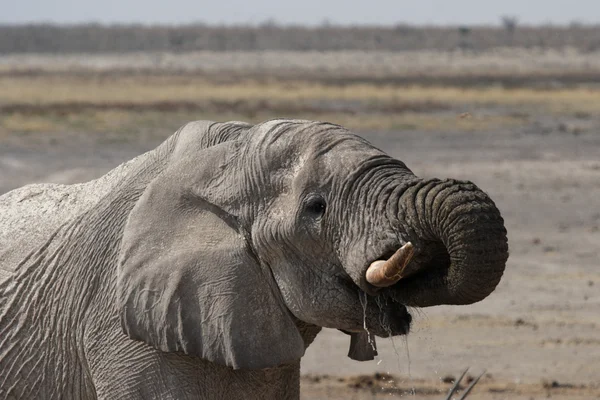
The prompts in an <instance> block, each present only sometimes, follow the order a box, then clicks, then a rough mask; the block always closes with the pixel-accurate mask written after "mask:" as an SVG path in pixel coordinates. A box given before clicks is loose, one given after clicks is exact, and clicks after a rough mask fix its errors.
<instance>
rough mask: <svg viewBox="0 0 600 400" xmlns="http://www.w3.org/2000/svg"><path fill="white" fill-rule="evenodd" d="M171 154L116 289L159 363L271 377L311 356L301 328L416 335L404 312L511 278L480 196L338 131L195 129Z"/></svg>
mask: <svg viewBox="0 0 600 400" xmlns="http://www.w3.org/2000/svg"><path fill="white" fill-rule="evenodd" d="M167 147H168V156H166V161H164V162H163V163H162V164H161V166H160V168H159V167H156V168H157V172H156V173H155V176H154V178H153V179H152V180H151V182H150V183H149V184H148V185H147V186H145V188H144V190H143V191H142V192H141V195H140V196H139V198H136V199H135V206H134V208H133V210H132V211H131V213H130V214H129V217H128V220H127V223H126V225H125V230H124V234H123V240H122V243H121V247H120V260H119V266H118V270H117V278H116V279H117V302H118V310H119V315H120V319H121V324H122V327H123V329H124V331H125V332H126V334H127V335H129V336H130V337H131V338H133V339H136V340H142V341H145V342H146V343H148V344H150V345H152V346H154V347H155V348H157V349H160V350H162V351H169V352H171V351H180V352H184V353H186V354H189V355H194V356H199V357H202V358H204V359H207V360H210V361H213V362H217V363H220V364H224V365H228V366H231V367H234V368H266V367H273V366H276V365H280V364H284V363H289V362H292V361H295V360H298V359H299V358H300V357H301V356H302V355H303V354H304V351H305V347H306V343H305V341H304V340H303V337H302V335H301V333H300V330H299V326H300V325H301V324H309V325H314V326H319V327H329V328H336V329H340V330H343V331H345V332H348V333H352V334H353V335H354V336H353V338H352V339H353V342H355V344H356V343H360V342H361V339H360V338H361V337H362V338H363V339H364V337H365V336H364V334H365V332H366V331H368V332H370V333H371V334H375V335H377V336H383V337H387V336H390V335H399V334H406V333H408V330H409V326H410V322H411V317H410V314H409V313H408V311H407V306H417V307H425V306H432V305H438V304H469V303H473V302H477V301H479V300H482V299H483V298H485V297H486V296H487V295H489V294H490V293H491V292H492V291H493V290H494V288H495V287H496V285H497V284H498V282H499V280H500V278H501V276H502V273H503V270H504V267H505V263H506V260H507V257H508V247H507V238H506V230H505V228H504V224H503V220H502V217H501V216H500V213H499V211H498V209H497V208H496V206H495V205H494V203H493V202H492V200H490V198H489V197H488V196H487V195H486V194H485V193H483V192H482V191H481V190H480V189H478V188H477V187H476V186H475V185H474V184H472V183H470V182H464V181H456V180H437V179H430V180H423V179H420V178H418V177H416V176H415V175H414V174H413V173H412V172H411V171H410V170H409V169H408V168H407V167H406V166H405V165H404V164H403V163H402V162H400V161H398V160H396V159H393V158H391V157H390V156H388V155H386V154H385V153H384V152H382V151H381V150H379V149H377V148H375V147H373V146H372V145H371V144H369V143H368V142H367V141H365V140H364V139H362V138H360V137H358V136H356V135H354V134H352V133H350V132H348V131H347V130H345V129H344V128H342V127H340V126H337V125H332V124H327V123H317V122H309V121H289V120H273V121H268V122H265V123H263V124H259V125H255V126H250V125H246V124H242V123H229V124H211V123H192V124H189V125H188V126H186V127H184V128H183V129H182V130H181V131H180V132H179V133H178V134H177V135H176V137H174V138H173V139H172V140H171V141H170V142H169V144H168V146H167ZM399 249H401V250H399ZM360 335H363V336H360ZM362 341H363V342H364V340H362ZM363 344H364V343H363ZM361 357H362V358H368V355H367V356H360V355H358V357H357V358H361Z"/></svg>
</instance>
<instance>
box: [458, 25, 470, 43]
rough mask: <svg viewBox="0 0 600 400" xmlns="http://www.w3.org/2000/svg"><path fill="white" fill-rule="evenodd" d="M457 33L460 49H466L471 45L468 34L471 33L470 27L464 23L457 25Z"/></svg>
mask: <svg viewBox="0 0 600 400" xmlns="http://www.w3.org/2000/svg"><path fill="white" fill-rule="evenodd" d="M458 35H459V37H460V39H459V42H458V47H460V48H461V49H468V48H470V47H471V42H470V40H469V36H470V35H471V28H470V27H468V26H465V25H461V26H459V27H458Z"/></svg>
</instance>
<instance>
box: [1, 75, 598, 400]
mask: <svg viewBox="0 0 600 400" xmlns="http://www.w3.org/2000/svg"><path fill="white" fill-rule="evenodd" d="M221 78H222V79H221V80H218V81H216V82H214V81H211V80H210V79H207V77H206V76H205V75H201V74H190V75H177V74H167V73H160V74H130V73H123V72H122V71H121V72H119V73H115V74H110V73H106V72H105V73H102V74H98V73H97V71H83V72H82V71H79V72H78V73H77V74H69V73H66V72H64V73H62V72H61V73H57V72H53V73H50V74H48V73H46V72H43V73H41V72H36V73H27V74H23V73H21V72H19V73H14V72H10V73H8V72H5V73H4V74H2V75H1V76H0V193H4V192H6V191H8V190H10V189H12V188H15V187H18V186H20V185H23V184H26V183H30V182H42V181H44V182H61V183H71V182H79V181H84V180H88V179H92V178H94V177H97V176H98V175H100V174H102V173H104V172H106V171H107V170H108V169H110V168H112V167H114V166H116V165H117V164H118V163H120V162H122V161H124V160H126V159H129V158H131V157H133V156H134V155H137V154H139V153H140V152H142V151H145V150H147V149H150V148H152V147H154V146H155V145H156V144H157V143H159V142H160V141H161V140H163V139H164V138H165V137H166V136H168V135H169V134H171V133H172V132H174V131H175V129H176V128H177V127H178V126H179V125H180V124H182V123H184V122H185V121H187V120H191V119H205V118H213V119H220V120H221V119H243V120H250V121H258V120H261V119H266V118H271V117H275V116H281V115H285V116H299V117H306V118H316V119H322V120H330V121H333V122H338V123H342V124H345V125H347V126H349V127H351V128H353V129H355V130H356V131H357V132H359V133H361V134H362V135H363V136H365V137H366V138H368V139H369V140H371V141H372V142H373V143H374V144H375V145H377V146H379V147H381V148H383V149H385V150H386V151H387V152H389V153H390V154H392V155H393V156H396V157H398V158H400V159H402V160H403V161H405V162H406V164H407V165H408V166H409V167H410V168H411V169H412V170H413V171H414V172H415V173H416V174H418V175H420V176H439V177H455V178H461V179H470V180H473V181H474V182H476V183H477V184H478V185H479V186H481V187H482V188H483V189H484V190H486V191H488V192H489V193H490V194H491V196H492V198H493V199H494V200H495V201H496V203H497V204H498V206H499V208H500V209H501V211H502V213H503V215H504V217H505V220H506V225H507V229H508V232H509V241H510V251H511V256H510V259H509V263H508V266H507V270H506V273H505V276H504V278H503V281H502V282H501V284H500V286H499V287H498V289H497V290H496V291H495V292H494V293H493V294H492V295H491V296H490V297H489V298H488V299H486V300H484V301H483V302H481V303H478V304H475V305H472V306H464V307H434V308H431V309H425V310H414V312H413V313H414V316H415V323H414V326H413V333H412V334H411V335H409V336H408V338H407V339H406V340H405V339H403V338H397V339H395V340H394V342H392V341H390V340H383V339H380V340H379V342H378V344H379V350H380V357H379V358H378V359H377V360H375V361H373V362H366V363H358V362H354V361H351V360H350V359H348V358H347V357H346V352H347V349H348V344H349V343H348V338H347V337H346V336H345V335H343V334H341V333H339V332H336V331H332V330H326V331H324V332H323V333H322V334H320V336H319V337H318V338H317V340H316V342H315V343H314V344H313V345H312V346H311V347H310V348H309V349H308V352H307V355H306V356H305V358H304V359H303V362H302V372H303V374H304V378H303V381H302V388H303V398H306V399H309V398H330V399H342V398H343V399H380V398H381V399H383V398H395V397H399V396H407V397H409V398H414V399H441V398H442V397H443V396H442V395H441V392H445V391H446V389H447V388H448V386H449V384H448V383H444V382H441V380H442V379H444V378H448V379H446V380H450V377H449V376H450V375H452V376H457V375H458V374H459V372H460V371H461V370H462V369H463V368H464V367H466V366H470V367H471V373H472V374H473V375H476V374H479V373H480V372H481V371H483V370H487V373H486V375H485V376H484V378H483V379H482V381H481V382H480V384H479V385H478V388H477V389H476V391H475V392H474V394H473V398H477V399H479V398H481V399H508V398H510V399H540V398H547V397H552V398H555V399H597V398H600V334H599V333H598V332H600V313H599V310H600V290H599V288H600V269H599V267H600V265H599V260H600V90H599V89H598V87H597V86H594V85H592V84H586V85H576V86H573V85H558V86H556V87H551V86H547V85H546V86H544V87H543V88H540V87H530V86H519V87H513V88H505V87H502V86H490V85H485V86H482V87H476V86H468V87H466V86H464V85H454V86H448V85H444V86H435V85H423V84H421V83H419V82H417V83H415V84H410V85H407V84H406V83H393V82H386V83H381V82H379V83H373V82H364V81H361V82H345V83H344V84H339V82H337V83H335V82H334V83H332V82H329V81H318V80H310V81H306V79H305V78H302V79H298V78H294V79H287V78H286V79H283V78H277V79H266V78H264V77H263V78H264V79H263V78H261V79H257V78H253V79H246V78H244V79H242V78H240V77H239V76H233V77H229V78H227V79H224V77H223V76H221ZM464 113H468V114H464ZM390 381H393V383H390ZM382 388H383V389H382ZM413 389H414V390H413ZM413 393H414V394H413Z"/></svg>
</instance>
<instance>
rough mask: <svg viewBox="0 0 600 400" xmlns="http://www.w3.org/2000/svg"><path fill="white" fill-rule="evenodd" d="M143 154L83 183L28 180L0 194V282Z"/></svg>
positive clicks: (114, 181)
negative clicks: (29, 182) (28, 181)
mask: <svg viewBox="0 0 600 400" xmlns="http://www.w3.org/2000/svg"><path fill="white" fill-rule="evenodd" d="M143 157H144V156H140V157H137V158H135V159H133V160H131V161H129V162H126V163H124V164H121V165H120V166H118V167H116V168H115V169H113V170H111V171H110V172H108V173H107V174H106V175H104V176H102V177H100V178H98V179H96V180H93V181H89V182H86V183H79V184H73V185H59V184H52V183H41V184H32V185H27V186H23V187H21V188H18V189H15V190H12V191H10V192H8V193H6V194H4V195H2V196H0V284H1V283H2V282H3V281H5V280H6V279H8V278H9V277H10V276H11V275H12V274H13V273H14V272H15V271H16V269H17V267H18V266H19V264H20V263H21V261H22V260H23V259H24V258H25V257H27V255H28V254H29V253H31V252H33V251H35V250H37V249H38V248H40V247H41V246H43V245H44V244H45V243H46V242H47V241H48V239H49V238H50V237H51V235H52V234H53V233H54V232H55V231H56V230H57V229H58V228H59V227H60V226H62V225H63V224H65V223H68V222H69V221H71V220H73V219H74V218H76V217H78V216H79V215H81V214H82V213H84V212H85V211H87V210H89V209H90V208H93V207H94V206H95V205H96V204H97V203H98V202H99V201H100V200H101V199H102V198H103V197H104V196H106V195H107V194H108V193H109V192H110V191H111V190H112V189H113V188H114V187H115V186H117V185H118V184H119V183H120V182H121V181H122V180H123V178H124V177H125V176H126V175H127V172H128V171H130V170H131V169H132V168H135V165H136V164H138V163H140V162H141V159H142V158H143Z"/></svg>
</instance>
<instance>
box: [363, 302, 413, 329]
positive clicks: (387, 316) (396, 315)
mask: <svg viewBox="0 0 600 400" xmlns="http://www.w3.org/2000/svg"><path fill="white" fill-rule="evenodd" d="M386 303H387V305H386V306H385V307H380V310H379V315H378V316H376V318H377V321H378V325H379V326H377V328H376V329H375V327H373V328H372V329H370V330H371V331H372V333H374V334H375V335H377V336H380V337H390V336H398V335H406V334H408V333H409V331H410V324H411V322H412V316H411V315H410V314H409V312H408V310H407V309H406V307H405V306H404V305H403V304H400V303H397V302H395V301H391V302H390V301H388V302H386Z"/></svg>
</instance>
